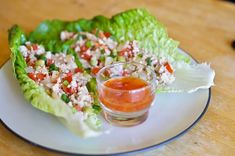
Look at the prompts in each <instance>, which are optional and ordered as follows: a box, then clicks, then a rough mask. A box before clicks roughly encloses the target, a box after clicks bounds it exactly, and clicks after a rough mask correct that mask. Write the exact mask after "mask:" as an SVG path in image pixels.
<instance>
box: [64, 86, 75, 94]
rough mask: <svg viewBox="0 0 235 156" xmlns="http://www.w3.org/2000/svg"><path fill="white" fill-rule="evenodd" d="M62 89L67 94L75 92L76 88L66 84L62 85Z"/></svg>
mask: <svg viewBox="0 0 235 156" xmlns="http://www.w3.org/2000/svg"><path fill="white" fill-rule="evenodd" d="M62 89H63V91H64V92H65V93H66V94H73V93H74V90H73V89H72V88H71V87H67V86H65V85H62Z"/></svg>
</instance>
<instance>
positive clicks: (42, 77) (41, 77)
mask: <svg viewBox="0 0 235 156" xmlns="http://www.w3.org/2000/svg"><path fill="white" fill-rule="evenodd" d="M45 76H46V75H45V74H43V73H37V74H36V77H37V80H38V81H42V80H44V78H45Z"/></svg>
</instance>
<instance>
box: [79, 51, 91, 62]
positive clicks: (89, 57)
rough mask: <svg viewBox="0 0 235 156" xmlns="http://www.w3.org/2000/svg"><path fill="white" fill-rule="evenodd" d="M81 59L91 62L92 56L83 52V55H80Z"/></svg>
mask: <svg viewBox="0 0 235 156" xmlns="http://www.w3.org/2000/svg"><path fill="white" fill-rule="evenodd" d="M80 57H81V58H82V59H84V60H87V61H90V60H91V57H92V56H91V55H89V54H87V53H86V52H82V53H81V54H80Z"/></svg>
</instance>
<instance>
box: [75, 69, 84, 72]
mask: <svg viewBox="0 0 235 156" xmlns="http://www.w3.org/2000/svg"><path fill="white" fill-rule="evenodd" d="M74 72H75V73H83V69H81V68H75V69H74Z"/></svg>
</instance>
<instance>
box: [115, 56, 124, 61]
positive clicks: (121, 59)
mask: <svg viewBox="0 0 235 156" xmlns="http://www.w3.org/2000/svg"><path fill="white" fill-rule="evenodd" d="M117 59H118V61H120V62H125V61H126V59H125V57H123V56H118V58H117Z"/></svg>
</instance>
